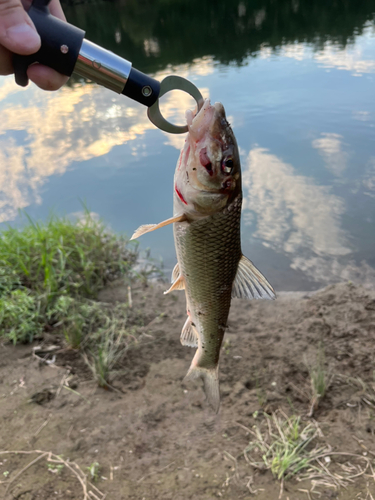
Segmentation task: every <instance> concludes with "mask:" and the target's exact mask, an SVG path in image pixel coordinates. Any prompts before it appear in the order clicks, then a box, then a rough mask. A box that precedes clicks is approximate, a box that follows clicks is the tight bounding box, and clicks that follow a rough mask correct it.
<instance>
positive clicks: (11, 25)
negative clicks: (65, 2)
mask: <svg viewBox="0 0 375 500" xmlns="http://www.w3.org/2000/svg"><path fill="white" fill-rule="evenodd" d="M55 1H56V0H55ZM0 45H3V46H4V47H5V48H7V49H8V50H10V51H11V52H15V53H16V54H21V55H27V54H33V53H34V52H37V51H38V50H39V48H40V36H39V35H38V33H37V32H36V30H35V27H34V24H33V22H32V21H31V19H30V18H29V16H28V15H27V13H26V12H25V10H24V8H23V6H22V3H21V1H20V0H0Z"/></svg>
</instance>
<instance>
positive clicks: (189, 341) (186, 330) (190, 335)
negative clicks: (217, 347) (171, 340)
mask: <svg viewBox="0 0 375 500" xmlns="http://www.w3.org/2000/svg"><path fill="white" fill-rule="evenodd" d="M180 341H181V344H182V345H185V346H187V347H198V333H197V331H196V330H195V328H194V326H193V325H192V323H191V319H190V318H189V316H188V317H187V318H186V321H185V324H184V326H183V328H182V332H181V337H180Z"/></svg>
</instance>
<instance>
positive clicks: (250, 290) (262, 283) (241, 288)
mask: <svg viewBox="0 0 375 500" xmlns="http://www.w3.org/2000/svg"><path fill="white" fill-rule="evenodd" d="M232 297H233V298H234V297H237V298H239V299H275V298H276V294H275V291H274V289H273V288H272V286H271V285H270V284H269V283H268V281H267V279H266V278H265V277H264V276H263V274H262V273H261V272H260V271H259V270H258V269H257V268H256V267H255V266H254V264H253V263H252V262H251V261H250V260H249V259H248V258H246V257H245V256H244V255H243V256H242V257H241V259H240V261H239V263H238V268H237V274H236V278H235V280H234V282H233V288H232Z"/></svg>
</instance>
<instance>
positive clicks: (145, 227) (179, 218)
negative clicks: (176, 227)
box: [130, 214, 186, 240]
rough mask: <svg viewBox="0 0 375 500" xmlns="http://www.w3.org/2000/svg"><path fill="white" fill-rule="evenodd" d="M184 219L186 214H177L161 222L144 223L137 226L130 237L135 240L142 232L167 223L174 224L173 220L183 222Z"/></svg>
mask: <svg viewBox="0 0 375 500" xmlns="http://www.w3.org/2000/svg"><path fill="white" fill-rule="evenodd" d="M185 220H186V215H185V214H182V215H181V214H179V215H175V216H174V217H171V218H170V219H167V220H164V221H163V222H159V224H144V225H143V226H139V228H138V229H137V230H136V231H135V232H134V234H133V236H132V237H131V238H130V239H131V240H135V239H136V238H139V237H140V236H142V235H143V234H146V233H150V232H151V231H155V229H159V228H161V227H164V226H168V225H169V224H174V223H175V222H184V221H185Z"/></svg>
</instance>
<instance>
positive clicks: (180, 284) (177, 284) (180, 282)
mask: <svg viewBox="0 0 375 500" xmlns="http://www.w3.org/2000/svg"><path fill="white" fill-rule="evenodd" d="M173 290H185V280H184V278H183V277H182V276H179V277H178V278H177V279H176V280H175V281H174V282H173V283H172V285H171V287H170V288H169V289H168V290H167V291H165V292H164V295H166V294H167V293H169V292H173Z"/></svg>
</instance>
